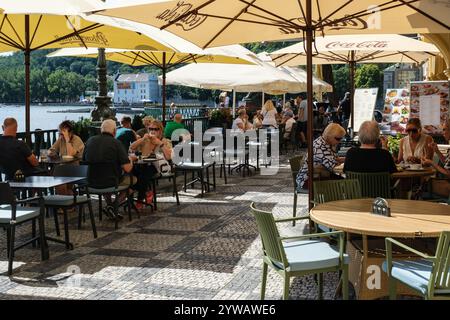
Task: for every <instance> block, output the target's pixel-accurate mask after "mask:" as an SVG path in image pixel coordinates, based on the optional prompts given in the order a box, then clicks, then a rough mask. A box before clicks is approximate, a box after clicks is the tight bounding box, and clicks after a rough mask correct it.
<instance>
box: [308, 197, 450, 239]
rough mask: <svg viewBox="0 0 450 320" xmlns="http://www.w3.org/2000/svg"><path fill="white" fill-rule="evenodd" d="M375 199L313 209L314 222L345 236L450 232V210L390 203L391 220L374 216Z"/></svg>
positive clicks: (396, 201)
mask: <svg viewBox="0 0 450 320" xmlns="http://www.w3.org/2000/svg"><path fill="white" fill-rule="evenodd" d="M372 202H373V199H356V200H340V201H331V202H326V203H323V204H319V205H317V206H315V207H314V208H313V209H311V212H310V217H311V219H312V220H313V221H314V222H316V223H318V224H321V225H325V226H327V227H329V228H332V229H337V230H342V231H345V232H350V233H356V234H362V235H371V236H380V237H404V238H415V237H438V236H439V235H440V233H441V232H442V231H445V230H447V231H450V206H448V205H444V204H439V203H432V202H426V201H414V200H399V199H388V203H389V207H390V208H391V215H392V216H391V217H385V216H380V215H376V214H372V213H371V208H372Z"/></svg>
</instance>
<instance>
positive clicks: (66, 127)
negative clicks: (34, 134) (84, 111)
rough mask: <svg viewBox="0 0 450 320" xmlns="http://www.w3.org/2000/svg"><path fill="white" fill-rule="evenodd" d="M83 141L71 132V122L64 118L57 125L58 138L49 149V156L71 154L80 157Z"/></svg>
mask: <svg viewBox="0 0 450 320" xmlns="http://www.w3.org/2000/svg"><path fill="white" fill-rule="evenodd" d="M83 150H84V143H83V141H82V140H81V139H80V137H79V136H77V135H75V134H74V133H73V124H72V122H70V121H68V120H66V121H63V122H61V124H60V125H59V138H58V140H56V142H55V143H54V144H53V145H52V146H51V148H50V149H49V156H50V157H62V156H71V157H74V158H76V159H81V158H82V156H83Z"/></svg>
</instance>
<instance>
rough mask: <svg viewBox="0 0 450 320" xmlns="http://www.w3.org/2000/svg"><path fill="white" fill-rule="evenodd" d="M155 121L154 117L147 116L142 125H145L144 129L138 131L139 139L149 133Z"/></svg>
mask: <svg viewBox="0 0 450 320" xmlns="http://www.w3.org/2000/svg"><path fill="white" fill-rule="evenodd" d="M154 120H155V119H154V118H153V117H152V116H146V117H144V118H143V119H142V123H143V124H144V128H142V129H139V130H138V131H136V134H137V135H138V136H139V137H137V138H138V139H139V138H142V137H143V136H144V135H145V134H146V133H148V132H149V130H148V128H149V127H150V125H151V123H152V122H153V121H154Z"/></svg>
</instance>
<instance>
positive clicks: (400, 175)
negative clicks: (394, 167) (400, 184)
mask: <svg viewBox="0 0 450 320" xmlns="http://www.w3.org/2000/svg"><path fill="white" fill-rule="evenodd" d="M435 174H436V170H435V169H433V168H431V167H430V168H424V169H423V170H408V169H403V170H400V171H398V172H394V173H393V174H392V178H394V179H409V178H411V179H412V178H422V177H431V176H433V175H435Z"/></svg>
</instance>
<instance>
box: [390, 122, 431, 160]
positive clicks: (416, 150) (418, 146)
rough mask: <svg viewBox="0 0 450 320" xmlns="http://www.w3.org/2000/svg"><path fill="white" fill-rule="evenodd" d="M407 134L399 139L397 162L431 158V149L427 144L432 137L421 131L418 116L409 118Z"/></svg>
mask: <svg viewBox="0 0 450 320" xmlns="http://www.w3.org/2000/svg"><path fill="white" fill-rule="evenodd" d="M406 132H407V134H408V135H407V136H406V137H404V138H403V139H401V140H400V147H399V154H398V159H397V161H398V162H401V161H404V162H409V163H421V159H422V158H426V159H433V149H432V148H430V147H429V145H430V144H431V143H432V142H433V138H431V137H430V136H428V135H426V134H423V133H422V124H421V123H420V119H419V118H411V119H409V120H408V124H407V125H406Z"/></svg>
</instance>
